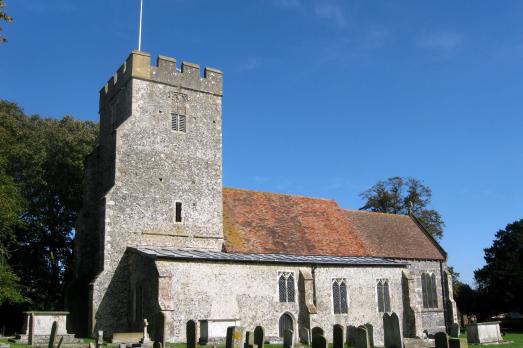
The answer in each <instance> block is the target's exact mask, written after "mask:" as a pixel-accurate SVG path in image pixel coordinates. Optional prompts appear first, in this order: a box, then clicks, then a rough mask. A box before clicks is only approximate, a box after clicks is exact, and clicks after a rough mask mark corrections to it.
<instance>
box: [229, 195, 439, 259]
mask: <svg viewBox="0 0 523 348" xmlns="http://www.w3.org/2000/svg"><path fill="white" fill-rule="evenodd" d="M223 219H224V221H223V229H224V237H225V245H224V251H225V252H227V253H241V254H284V255H294V256H336V257H378V258H398V259H426V260H444V259H446V254H445V252H444V251H443V249H441V247H440V246H439V245H438V244H437V242H435V241H434V240H433V239H432V238H431V237H430V236H428V234H427V233H426V231H425V230H424V229H423V227H422V226H421V225H420V224H419V223H418V222H417V221H416V220H415V219H414V218H412V217H410V216H406V215H391V214H381V213H371V212H363V211H349V210H344V209H342V208H340V207H339V206H338V204H337V203H336V202H335V201H333V200H326V199H318V198H310V197H303V196H293V195H283V194H275V193H267V192H257V191H249V190H240V189H231V188H224V189H223Z"/></svg>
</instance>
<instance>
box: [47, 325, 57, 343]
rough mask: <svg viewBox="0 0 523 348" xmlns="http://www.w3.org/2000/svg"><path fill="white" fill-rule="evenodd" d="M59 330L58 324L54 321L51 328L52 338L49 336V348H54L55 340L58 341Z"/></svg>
mask: <svg viewBox="0 0 523 348" xmlns="http://www.w3.org/2000/svg"><path fill="white" fill-rule="evenodd" d="M57 330H58V323H57V322H56V321H53V326H52V327H51V336H49V346H48V347H49V348H54V340H55V339H56V331H57Z"/></svg>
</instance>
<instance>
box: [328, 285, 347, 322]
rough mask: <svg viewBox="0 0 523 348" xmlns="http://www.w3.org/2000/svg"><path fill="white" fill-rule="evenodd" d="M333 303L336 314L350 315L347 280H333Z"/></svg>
mask: <svg viewBox="0 0 523 348" xmlns="http://www.w3.org/2000/svg"><path fill="white" fill-rule="evenodd" d="M332 302H333V307H334V314H346V313H348V311H349V310H348V304H347V302H348V301H347V282H346V280H345V279H333V280H332Z"/></svg>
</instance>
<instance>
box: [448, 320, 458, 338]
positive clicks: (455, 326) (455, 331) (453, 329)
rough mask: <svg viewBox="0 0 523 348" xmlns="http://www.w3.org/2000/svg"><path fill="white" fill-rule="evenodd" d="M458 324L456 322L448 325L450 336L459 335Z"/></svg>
mask: <svg viewBox="0 0 523 348" xmlns="http://www.w3.org/2000/svg"><path fill="white" fill-rule="evenodd" d="M459 331H460V330H459V324H458V323H452V325H451V326H450V336H452V337H459V334H460V332H459Z"/></svg>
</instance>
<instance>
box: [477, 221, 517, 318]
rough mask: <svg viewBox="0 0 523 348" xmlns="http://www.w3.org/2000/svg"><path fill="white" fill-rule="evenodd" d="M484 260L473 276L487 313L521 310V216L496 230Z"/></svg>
mask: <svg viewBox="0 0 523 348" xmlns="http://www.w3.org/2000/svg"><path fill="white" fill-rule="evenodd" d="M485 262H486V265H485V266H484V267H483V268H481V269H478V270H476V271H475V272H474V277H475V279H476V282H477V284H478V291H479V292H480V293H481V296H482V297H483V301H482V302H485V303H488V304H489V308H488V309H487V310H488V312H489V313H490V314H498V313H506V312H523V297H522V296H521V294H523V219H522V220H519V221H515V222H513V223H512V224H509V225H507V227H505V229H504V230H499V231H498V232H497V233H496V239H495V240H494V242H493V244H492V246H491V247H490V248H486V249H485Z"/></svg>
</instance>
